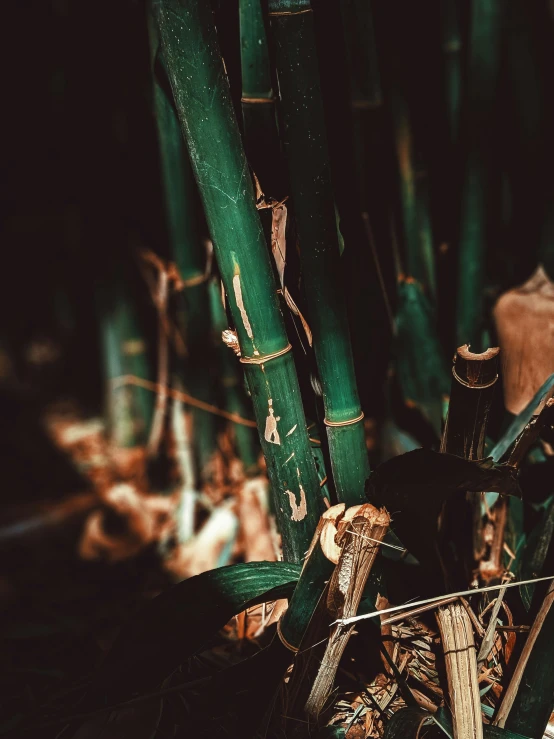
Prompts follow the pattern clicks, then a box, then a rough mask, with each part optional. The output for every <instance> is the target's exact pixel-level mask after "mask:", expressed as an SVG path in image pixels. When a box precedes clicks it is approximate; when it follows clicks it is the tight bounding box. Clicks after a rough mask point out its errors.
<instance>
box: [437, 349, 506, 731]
mask: <svg viewBox="0 0 554 739" xmlns="http://www.w3.org/2000/svg"><path fill="white" fill-rule="evenodd" d="M498 353H499V349H498V348H492V349H487V351H486V352H483V353H482V354H474V353H473V352H470V351H469V346H468V345H467V344H466V345H464V346H461V347H459V348H458V350H457V352H456V355H455V357H454V365H453V367H452V387H451V392H450V404H449V407H448V416H447V419H446V425H445V428H444V432H443V436H442V442H441V452H448V453H450V454H457V455H458V456H460V457H464V458H466V459H481V458H482V457H483V456H484V449H485V433H486V425H487V419H488V414H489V410H490V405H491V402H492V394H493V392H494V385H495V383H496V381H497V379H498V374H497V362H498V359H497V358H498ZM467 505H468V503H467V502H466V501H463V500H460V499H459V498H455V499H454V500H451V501H449V503H447V504H446V506H445V508H444V510H443V517H442V524H443V526H442V531H441V534H442V536H444V537H448V536H449V527H450V529H451V528H452V526H454V525H455V520H456V519H457V518H458V517H459V516H460V515H461V516H462V517H463V515H464V510H465V507H466V506H467ZM470 505H471V504H470ZM471 509H472V511H473V515H472V520H473V525H472V528H471V530H470V532H467V531H465V530H463V531H462V537H463V535H464V534H467V533H469V534H470V535H472V536H473V547H472V552H471V554H470V553H468V552H467V551H464V550H462V551H460V552H458V556H459V557H460V558H461V566H458V570H459V572H458V575H459V577H460V578H461V577H463V574H462V572H460V570H465V576H466V577H471V573H472V571H473V567H474V562H475V561H479V559H480V556H481V554H482V552H483V541H482V533H481V501H480V499H478V500H474V501H472V505H471ZM458 525H459V524H458ZM464 544H465V540H464V537H463V538H462V541H461V547H463V546H464ZM467 560H471V561H469V562H468V561H467ZM443 565H444V566H445V574H448V575H450V574H451V573H450V572H449V569H450V568H449V563H448V562H444V563H443ZM437 621H438V624H439V629H440V632H441V637H442V644H443V649H444V655H445V662H446V674H447V680H448V692H449V695H450V701H451V704H452V715H453V722H454V738H455V739H477V738H480V737H482V736H483V719H482V716H481V700H480V696H479V683H478V674H477V659H476V654H475V642H474V637H473V630H472V625H471V620H470V618H469V615H468V613H467V611H466V610H465V608H464V607H463V605H462V604H461V603H460V602H455V603H450V604H448V605H446V606H444V607H442V608H439V610H438V612H437Z"/></svg>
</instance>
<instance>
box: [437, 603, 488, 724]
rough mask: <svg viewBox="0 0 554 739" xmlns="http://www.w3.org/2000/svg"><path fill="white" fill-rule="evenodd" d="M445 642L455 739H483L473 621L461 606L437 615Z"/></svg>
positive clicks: (443, 644) (454, 604) (450, 608)
mask: <svg viewBox="0 0 554 739" xmlns="http://www.w3.org/2000/svg"><path fill="white" fill-rule="evenodd" d="M437 622H438V624H439V630H440V634H441V639H442V646H443V650H444V659H445V663H446V676H447V680H448V692H449V695H450V707H451V710H452V721H453V726H454V739H482V737H483V719H482V716H481V699H480V696H479V682H478V679H477V659H476V654H475V640H474V638H473V629H472V625H471V619H470V617H469V615H468V613H467V611H466V609H465V608H464V606H463V605H462V603H460V602H457V603H449V604H448V605H447V606H443V607H441V608H439V609H438V611H437Z"/></svg>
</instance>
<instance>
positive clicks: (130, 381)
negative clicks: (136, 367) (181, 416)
mask: <svg viewBox="0 0 554 739" xmlns="http://www.w3.org/2000/svg"><path fill="white" fill-rule="evenodd" d="M111 382H112V385H113V387H121V386H122V385H136V386H137V387H143V388H144V389H145V390H151V391H152V392H153V393H156V392H159V390H160V385H159V384H158V383H157V382H151V381H150V380H144V379H143V378H142V377H137V376H136V375H121V376H120V377H114V378H113V380H112V381H111ZM165 390H166V392H167V395H168V397H170V398H175V399H176V400H182V401H183V403H188V404H189V405H192V406H194V407H195V408H200V410H203V411H206V412H207V413H213V414H214V415H216V416H221V418H226V419H227V420H228V421H232V422H233V423H238V424H240V425H241V426H248V427H249V428H256V422H255V421H251V420H250V419H248V418H242V416H239V415H238V414H237V413H229V412H228V411H224V410H223V409H221V408H218V407H217V406H215V405H212V404H211V403H204V401H203V400H198V399H197V398H194V397H193V396H192V395H189V394H188V393H184V392H182V391H181V390H175V388H172V387H168V386H166V387H165Z"/></svg>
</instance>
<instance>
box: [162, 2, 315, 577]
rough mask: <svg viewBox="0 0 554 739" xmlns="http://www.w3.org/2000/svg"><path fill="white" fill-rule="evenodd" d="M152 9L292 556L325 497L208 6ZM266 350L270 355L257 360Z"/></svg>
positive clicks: (300, 550) (299, 552) (305, 540)
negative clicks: (309, 438)
mask: <svg viewBox="0 0 554 739" xmlns="http://www.w3.org/2000/svg"><path fill="white" fill-rule="evenodd" d="M153 8H154V12H155V17H156V20H157V22H158V27H159V30H160V37H161V41H162V49H163V52H164V57H165V60H166V64H167V68H168V72H169V76H170V81H171V85H172V88H173V94H174V98H175V102H176V106H177V111H178V114H179V118H180V121H181V126H182V129H183V132H184V134H185V138H186V141H187V146H188V149H189V154H190V158H191V163H192V166H193V170H194V174H195V177H196V181H197V184H198V188H199V190H200V195H201V197H202V201H203V205H204V211H205V213H206V218H207V221H208V226H209V229H210V233H211V237H212V240H213V244H214V249H215V255H216V258H217V261H218V265H219V269H220V272H221V276H222V279H223V283H224V285H225V289H226V292H227V298H228V301H229V305H230V310H231V314H232V316H233V320H234V323H235V326H236V330H237V335H238V340H239V345H240V348H241V352H242V360H243V362H244V361H245V360H246V363H244V368H245V372H246V376H247V381H248V385H249V388H250V392H251V394H252V399H253V403H254V411H255V415H256V421H257V423H258V430H259V433H260V439H261V443H262V449H263V451H264V454H265V457H266V460H267V466H268V473H269V479H270V482H271V487H272V493H273V497H274V506H275V512H276V516H277V520H278V524H279V528H280V530H281V534H282V537H283V551H284V556H285V558H286V559H289V560H293V561H296V562H300V561H301V559H302V557H303V555H304V553H305V551H306V550H307V548H308V546H309V544H310V541H311V538H312V534H313V532H314V530H315V527H316V525H317V521H318V519H319V515H320V513H321V511H322V507H323V501H322V497H321V495H320V491H319V484H318V479H317V473H316V469H315V464H314V460H313V456H312V452H311V449H310V444H309V440H308V434H307V431H306V419H305V416H304V410H303V408H302V403H301V398H300V389H299V387H298V379H297V376H296V371H295V368H294V362H293V358H292V355H291V353H290V351H287V347H288V346H289V344H288V340H287V337H286V334H285V330H284V324H283V318H282V316H281V313H280V311H279V304H278V300H277V293H276V286H275V282H274V278H273V273H272V267H271V264H270V260H269V255H268V252H267V248H266V243H265V239H264V234H263V230H262V227H261V223H260V219H259V216H258V213H257V211H256V206H255V200H254V191H253V187H252V183H251V181H250V178H249V176H248V166H247V162H246V157H245V155H244V150H243V148H242V143H241V140H240V133H239V130H238V126H237V122H236V119H235V117H234V113H233V108H232V103H231V98H230V94H229V85H228V81H227V78H226V75H225V70H224V67H223V63H222V60H221V55H220V52H219V48H218V44H217V36H216V31H215V27H214V24H213V18H212V12H211V9H210V6H209V3H206V2H204V0H181V1H179V0H156V2H154V4H153ZM271 355H278V356H274V357H272V358H269V359H267V360H266V361H265V362H263V363H262V360H263V358H264V357H267V356H270V357H271Z"/></svg>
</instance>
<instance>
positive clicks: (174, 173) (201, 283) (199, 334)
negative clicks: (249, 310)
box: [149, 18, 217, 478]
mask: <svg viewBox="0 0 554 739" xmlns="http://www.w3.org/2000/svg"><path fill="white" fill-rule="evenodd" d="M149 21H150V22H149V34H150V51H151V67H152V86H153V105H154V115H155V120H156V128H157V133H158V145H159V151H160V161H161V170H162V172H161V173H162V184H163V191H164V204H165V214H166V224H167V232H168V240H169V251H170V254H171V258H172V259H173V260H174V261H175V264H176V265H177V269H178V274H179V278H180V280H181V285H180V287H181V289H180V292H179V293H178V295H177V296H176V300H175V302H176V312H177V319H178V324H179V327H180V330H181V332H182V334H183V339H184V348H183V351H184V352H185V353H186V356H185V357H183V356H180V357H179V362H178V366H179V371H178V372H176V374H177V376H178V381H177V382H178V383H180V384H182V385H183V386H184V387H185V388H186V389H187V390H189V392H190V394H191V395H193V396H194V397H195V398H198V400H200V401H203V402H205V403H209V404H211V405H214V404H215V400H216V397H215V393H214V381H213V378H212V377H211V376H210V372H209V371H208V372H207V371H206V364H208V366H213V361H211V360H213V356H212V357H211V356H210V354H213V350H212V347H211V345H210V329H211V322H210V310H209V296H208V287H207V282H206V280H207V274H206V264H207V259H208V255H207V251H206V249H205V247H204V245H203V244H202V240H201V238H200V233H199V228H198V216H197V211H198V205H199V203H198V194H197V192H196V188H195V184H194V178H193V174H192V169H191V166H190V162H189V157H188V154H187V151H186V148H185V142H184V140H183V136H182V133H181V129H180V127H179V120H178V117H177V112H176V110H175V107H174V102H173V98H172V96H171V89H170V87H169V81H168V79H167V71H166V69H165V63H164V59H163V54H161V53H159V38H158V33H157V29H156V28H155V24H154V23H153V21H152V19H151V18H149ZM162 328H163V327H160V331H161V330H162ZM181 353H182V352H181ZM192 419H193V425H194V442H195V448H196V452H197V456H198V463H199V471H200V477H202V478H206V476H207V470H208V469H209V465H210V462H211V460H212V458H213V454H214V452H215V450H216V448H217V423H216V419H215V417H214V416H212V415H211V414H206V413H205V412H203V411H200V410H199V409H193V411H192Z"/></svg>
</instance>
